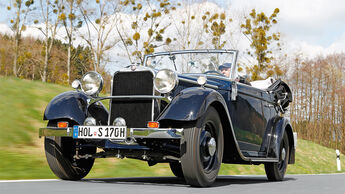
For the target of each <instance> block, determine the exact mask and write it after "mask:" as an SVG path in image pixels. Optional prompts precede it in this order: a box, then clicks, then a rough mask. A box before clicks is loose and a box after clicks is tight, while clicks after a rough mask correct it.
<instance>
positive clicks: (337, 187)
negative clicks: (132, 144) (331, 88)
mask: <svg viewBox="0 0 345 194" xmlns="http://www.w3.org/2000/svg"><path fill="white" fill-rule="evenodd" d="M0 193H1V194H5V193H6V194H7V193H10V194H26V193H35V194H36V193H49V194H53V193H76V194H95V193H107V194H116V193H123V194H145V193H147V194H152V193H159V194H162V193H177V194H183V193H188V194H203V193H207V194H211V193H217V194H225V193H226V194H228V193H248V194H259V193H265V194H267V193H278V194H283V193H289V194H290V193H303V194H308V193H312V194H315V193H327V194H333V193H345V174H324V175H287V176H286V178H285V181H283V182H268V181H267V179H266V176H219V177H218V178H217V180H216V182H215V183H214V185H213V187H209V188H193V187H190V186H189V185H186V184H185V182H184V181H183V180H181V179H177V178H175V177H140V178H107V179H84V180H81V181H62V180H17V181H0Z"/></svg>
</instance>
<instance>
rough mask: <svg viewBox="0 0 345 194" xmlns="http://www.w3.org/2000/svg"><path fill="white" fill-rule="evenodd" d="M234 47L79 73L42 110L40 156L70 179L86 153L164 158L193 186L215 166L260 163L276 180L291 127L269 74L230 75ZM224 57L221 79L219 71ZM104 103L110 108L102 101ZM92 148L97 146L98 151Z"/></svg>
mask: <svg viewBox="0 0 345 194" xmlns="http://www.w3.org/2000/svg"><path fill="white" fill-rule="evenodd" d="M237 55H238V52H237V51H235V50H185V51H174V52H161V53H155V54H150V55H146V56H145V58H144V64H141V65H140V66H136V65H131V66H128V67H127V68H124V69H122V70H120V71H117V72H115V73H114V75H113V78H112V88H111V95H110V96H107V97H100V96H99V95H98V94H99V92H100V91H101V90H102V86H103V79H102V77H101V75H100V74H98V73H96V72H88V73H86V74H85V75H84V76H83V77H82V78H81V80H80V81H78V80H76V81H74V82H73V83H72V87H73V88H75V89H76V90H75V91H69V92H65V93H62V94H60V95H58V96H56V97H55V98H54V99H53V100H52V101H51V102H50V103H49V104H48V106H47V108H46V110H45V112H44V120H48V126H47V127H45V128H41V129H40V130H39V136H40V137H41V136H45V141H44V142H45V152H46V157H47V161H48V164H49V166H50V168H51V170H52V171H53V172H54V173H55V175H56V176H58V177H59V178H61V179H66V180H78V179H81V178H83V177H85V176H86V175H87V174H88V172H89V171H90V170H91V168H92V166H93V163H94V159H95V158H105V157H117V158H125V157H126V158H134V159H139V160H143V161H146V162H147V163H148V165H150V166H153V165H155V164H157V163H169V164H170V168H171V170H172V172H173V173H174V175H176V176H177V177H180V178H184V179H185V180H186V182H187V183H188V184H190V185H192V186H200V187H204V186H210V185H211V184H212V183H213V182H214V181H215V179H216V177H217V175H218V171H219V168H220V165H221V163H230V164H256V165H257V164H264V166H265V170H266V174H267V178H268V179H269V180H271V181H281V180H283V178H284V175H285V172H286V168H287V165H288V164H293V163H294V162H295V147H296V140H297V139H296V137H297V135H296V133H294V132H293V130H292V127H291V124H290V122H289V119H288V118H286V117H283V116H282V115H283V114H284V112H285V111H286V109H287V107H288V105H289V103H290V102H291V101H292V95H291V91H290V88H289V87H288V86H287V84H285V83H284V82H282V81H280V80H277V81H275V82H273V83H271V84H270V85H268V86H267V87H266V88H261V89H258V88H256V87H253V86H251V84H250V83H249V82H246V81H245V80H244V79H238V76H237V67H236V60H237ZM223 63H228V64H229V63H231V64H232V65H231V73H230V76H229V77H225V76H223V74H221V73H219V72H218V71H217V70H218V67H219V66H220V65H222V64H223ZM106 99H108V100H109V110H108V109H107V108H105V106H104V105H103V104H102V101H103V100H106ZM97 148H98V151H97Z"/></svg>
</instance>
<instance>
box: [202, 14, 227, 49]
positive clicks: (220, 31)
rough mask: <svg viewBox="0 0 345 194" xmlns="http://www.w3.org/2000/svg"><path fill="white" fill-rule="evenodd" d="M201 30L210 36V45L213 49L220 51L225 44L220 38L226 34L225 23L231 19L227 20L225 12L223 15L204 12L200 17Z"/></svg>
mask: <svg viewBox="0 0 345 194" xmlns="http://www.w3.org/2000/svg"><path fill="white" fill-rule="evenodd" d="M202 20H203V28H204V30H205V32H206V33H207V34H209V35H210V37H211V40H212V45H213V47H214V49H222V48H224V46H225V44H226V43H227V41H226V40H223V39H222V37H223V35H225V32H226V24H225V23H226V22H227V20H228V21H229V22H231V21H232V19H231V18H229V19H227V16H226V14H225V12H223V13H213V14H211V13H210V12H209V11H207V12H205V14H204V15H203V16H202Z"/></svg>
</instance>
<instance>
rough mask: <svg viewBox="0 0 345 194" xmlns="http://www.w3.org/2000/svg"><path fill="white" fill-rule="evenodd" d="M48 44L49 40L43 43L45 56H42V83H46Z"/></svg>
mask: <svg viewBox="0 0 345 194" xmlns="http://www.w3.org/2000/svg"><path fill="white" fill-rule="evenodd" d="M48 42H49V39H48V38H47V39H46V43H45V47H46V48H45V52H46V54H45V56H44V67H43V76H42V82H47V72H48V61H49V49H48V46H49V45H48Z"/></svg>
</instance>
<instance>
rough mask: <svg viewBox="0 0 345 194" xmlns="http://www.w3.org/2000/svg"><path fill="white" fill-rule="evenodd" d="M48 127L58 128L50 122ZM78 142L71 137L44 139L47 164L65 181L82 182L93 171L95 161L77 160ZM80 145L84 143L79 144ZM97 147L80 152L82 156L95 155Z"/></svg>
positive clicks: (90, 159) (91, 159) (54, 123)
mask: <svg viewBox="0 0 345 194" xmlns="http://www.w3.org/2000/svg"><path fill="white" fill-rule="evenodd" d="M48 126H54V127H56V122H49V123H48ZM76 141H78V140H74V139H72V138H71V137H52V136H48V137H45V139H44V149H45V153H46V158H47V162H48V164H49V167H50V169H51V170H52V171H53V173H54V174H55V175H56V176H57V177H59V178H60V179H64V180H80V179H82V178H84V177H85V176H86V175H87V174H88V173H89V172H90V170H91V168H92V166H93V163H94V159H93V158H88V159H75V158H74V157H73V156H74V155H75V153H76ZM78 143H80V144H82V143H83V141H80V140H79V142H78ZM94 153H96V147H87V148H83V149H81V150H80V151H79V154H80V155H84V154H94Z"/></svg>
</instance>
